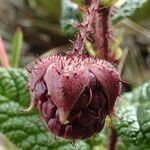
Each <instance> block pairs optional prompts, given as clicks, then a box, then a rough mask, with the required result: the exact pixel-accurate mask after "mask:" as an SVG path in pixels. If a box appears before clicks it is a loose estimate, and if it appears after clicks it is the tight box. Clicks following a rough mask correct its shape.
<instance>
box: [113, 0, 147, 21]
mask: <svg viewBox="0 0 150 150" xmlns="http://www.w3.org/2000/svg"><path fill="white" fill-rule="evenodd" d="M148 1H149V0H127V1H125V2H124V3H123V4H122V5H121V7H120V8H119V10H118V11H117V13H116V14H115V15H114V16H113V17H112V21H113V23H114V24H116V23H117V22H118V21H120V20H122V19H123V18H126V17H131V16H133V15H134V13H135V12H136V11H138V10H139V9H140V8H142V7H143V5H144V4H145V3H146V2H148Z"/></svg>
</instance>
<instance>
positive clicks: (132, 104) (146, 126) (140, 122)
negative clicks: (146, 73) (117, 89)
mask: <svg viewBox="0 0 150 150" xmlns="http://www.w3.org/2000/svg"><path fill="white" fill-rule="evenodd" d="M123 97H124V99H125V100H126V101H121V100H120V102H119V103H118V114H117V115H118V116H119V118H115V119H114V120H113V125H114V127H115V128H116V130H117V132H118V135H119V136H121V137H122V139H123V140H124V141H128V142H131V143H134V144H138V145H139V144H146V145H147V144H149V141H150V82H149V83H145V84H144V85H142V86H141V87H138V88H136V89H135V90H134V91H133V92H130V93H126V94H124V95H123Z"/></svg>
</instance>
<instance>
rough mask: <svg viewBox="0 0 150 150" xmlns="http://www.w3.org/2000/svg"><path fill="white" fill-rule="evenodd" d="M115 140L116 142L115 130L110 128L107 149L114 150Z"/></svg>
mask: <svg viewBox="0 0 150 150" xmlns="http://www.w3.org/2000/svg"><path fill="white" fill-rule="evenodd" d="M117 142H118V137H117V133H116V130H115V129H113V128H111V135H110V143H109V150H116V146H117Z"/></svg>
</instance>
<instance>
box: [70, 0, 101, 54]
mask: <svg viewBox="0 0 150 150" xmlns="http://www.w3.org/2000/svg"><path fill="white" fill-rule="evenodd" d="M98 8H99V0H93V1H92V3H91V5H90V6H89V8H88V10H87V13H86V15H85V18H84V20H83V22H82V23H81V24H79V25H78V29H79V32H78V34H77V37H76V41H75V42H74V44H73V50H72V54H73V55H81V54H82V52H83V49H84V42H85V40H86V39H87V37H88V36H89V33H90V32H91V31H92V23H93V20H94V16H95V14H96V12H97V10H98Z"/></svg>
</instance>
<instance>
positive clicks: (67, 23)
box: [61, 0, 81, 36]
mask: <svg viewBox="0 0 150 150" xmlns="http://www.w3.org/2000/svg"><path fill="white" fill-rule="evenodd" d="M61 14H62V16H61V28H62V30H63V32H64V33H65V34H66V35H68V36H72V35H74V34H75V33H76V32H77V30H76V29H75V28H74V27H73V25H75V23H77V22H78V21H79V20H80V19H81V14H80V12H79V10H78V5H77V4H75V3H73V2H71V0H62V13H61Z"/></svg>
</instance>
